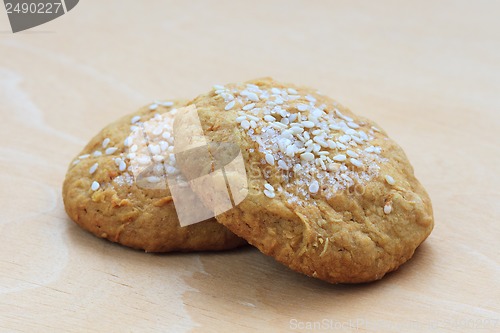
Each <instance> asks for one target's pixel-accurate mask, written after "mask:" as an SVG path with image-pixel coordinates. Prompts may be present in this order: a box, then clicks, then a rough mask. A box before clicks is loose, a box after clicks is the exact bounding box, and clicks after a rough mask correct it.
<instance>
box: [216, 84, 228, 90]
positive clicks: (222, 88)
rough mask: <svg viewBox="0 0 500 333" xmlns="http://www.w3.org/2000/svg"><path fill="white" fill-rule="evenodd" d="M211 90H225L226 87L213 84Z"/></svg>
mask: <svg viewBox="0 0 500 333" xmlns="http://www.w3.org/2000/svg"><path fill="white" fill-rule="evenodd" d="M213 88H214V89H215V90H225V89H226V87H224V86H223V85H221V84H215V85H214V86H213Z"/></svg>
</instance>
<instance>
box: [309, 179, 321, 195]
mask: <svg viewBox="0 0 500 333" xmlns="http://www.w3.org/2000/svg"><path fill="white" fill-rule="evenodd" d="M318 190H319V183H318V181H317V180H313V181H312V182H311V185H309V192H311V193H317V192H318Z"/></svg>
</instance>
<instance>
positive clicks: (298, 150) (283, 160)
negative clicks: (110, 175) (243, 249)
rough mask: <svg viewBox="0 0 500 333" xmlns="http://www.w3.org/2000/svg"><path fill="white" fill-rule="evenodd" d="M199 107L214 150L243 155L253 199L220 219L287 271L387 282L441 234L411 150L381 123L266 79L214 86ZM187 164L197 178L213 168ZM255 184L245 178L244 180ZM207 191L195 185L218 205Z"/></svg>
mask: <svg viewBox="0 0 500 333" xmlns="http://www.w3.org/2000/svg"><path fill="white" fill-rule="evenodd" d="M189 104H191V105H195V106H196V108H197V111H198V115H199V118H200V121H201V125H202V127H203V130H204V133H205V135H206V138H207V141H208V142H211V143H219V142H233V143H236V144H237V145H239V147H240V148H241V151H242V154H243V159H244V161H245V169H246V175H245V174H244V173H243V174H241V172H227V173H226V178H227V183H228V184H245V183H247V184H248V189H247V190H248V195H247V197H246V198H245V199H244V200H243V201H242V202H241V203H240V204H238V205H237V206H235V207H234V208H232V209H230V210H227V211H225V212H222V213H221V214H219V215H217V216H216V219H217V221H218V222H220V223H222V224H223V225H225V226H226V227H228V228H229V229H230V230H231V231H232V232H234V233H235V234H237V235H238V236H240V237H242V238H244V239H246V240H247V241H248V242H249V243H250V244H252V245H254V246H255V247H257V248H258V249H259V250H260V251H261V252H263V253H264V254H267V255H270V256H272V257H274V258H275V259H276V260H278V261H279V262H281V263H283V264H285V265H286V266H288V267H289V268H291V269H293V270H295V271H297V272H301V273H304V274H306V275H308V276H312V277H316V278H319V279H322V280H325V281H328V282H331V283H360V282H368V281H373V280H377V279H380V278H382V277H383V276H384V275H385V274H386V273H388V272H391V271H394V270H396V269H397V268H398V267H399V266H400V265H402V264H403V263H404V262H406V261H407V260H409V259H410V258H411V257H412V255H413V253H414V251H415V249H416V248H417V247H418V246H419V245H420V244H421V243H422V242H423V241H424V240H425V239H426V237H427V236H428V235H429V234H430V232H431V230H432V228H433V223H434V222H433V213H432V207H431V201H430V199H429V196H428V195H427V193H426V191H425V190H424V188H423V187H422V186H421V184H420V183H419V181H418V180H417V179H416V178H415V176H414V171H413V168H412V166H411V164H410V162H409V161H408V159H407V157H406V155H405V153H404V152H403V150H402V149H401V148H400V147H399V146H398V145H397V144H396V143H395V142H394V141H393V140H392V139H390V138H389V137H388V135H387V133H386V132H385V131H383V130H382V129H381V127H380V126H378V125H376V124H375V123H374V122H373V121H371V120H369V119H366V118H363V117H360V116H358V115H355V114H354V113H352V112H351V111H350V110H349V109H347V108H345V107H343V106H342V105H340V104H339V103H337V102H336V101H335V100H333V99H331V98H329V97H327V96H324V95H322V94H321V93H319V92H318V91H316V90H314V89H309V88H302V87H296V86H293V85H290V84H283V83H279V82H276V81H274V80H272V79H269V78H266V79H259V80H254V81H250V82H247V83H243V84H228V85H226V86H215V87H214V89H213V90H212V91H210V92H209V93H207V94H205V95H201V96H199V97H197V98H196V99H194V100H193V101H191V102H190V103H189ZM185 162H186V163H183V164H182V165H181V166H180V169H181V171H182V172H183V173H184V174H186V176H187V177H188V178H195V177H196V173H198V172H199V170H198V169H199V168H197V167H194V166H196V165H200V164H203V163H205V162H204V161H201V160H200V161H197V160H196V157H193V158H192V160H191V161H185ZM244 177H247V181H245V179H242V178H244ZM205 189H206V186H204V185H203V184H200V185H199V186H198V187H197V188H194V190H195V191H196V193H197V194H198V195H199V196H200V197H201V199H202V200H203V201H204V202H205V204H206V205H207V206H214V207H216V206H217V205H218V203H217V199H214V198H217V196H216V195H214V194H213V193H207V191H206V190H205Z"/></svg>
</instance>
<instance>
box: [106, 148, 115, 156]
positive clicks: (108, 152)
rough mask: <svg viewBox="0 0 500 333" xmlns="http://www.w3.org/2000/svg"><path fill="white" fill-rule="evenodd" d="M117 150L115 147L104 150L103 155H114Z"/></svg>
mask: <svg viewBox="0 0 500 333" xmlns="http://www.w3.org/2000/svg"><path fill="white" fill-rule="evenodd" d="M117 150H118V148H116V147H109V148H107V149H106V151H105V153H106V155H111V154H114V153H115V152H116V151H117Z"/></svg>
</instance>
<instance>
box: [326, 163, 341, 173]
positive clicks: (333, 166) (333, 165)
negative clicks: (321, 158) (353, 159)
mask: <svg viewBox="0 0 500 333" xmlns="http://www.w3.org/2000/svg"><path fill="white" fill-rule="evenodd" d="M339 167H340V165H339V164H338V163H330V164H328V170H329V171H337V170H338V169H339Z"/></svg>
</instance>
